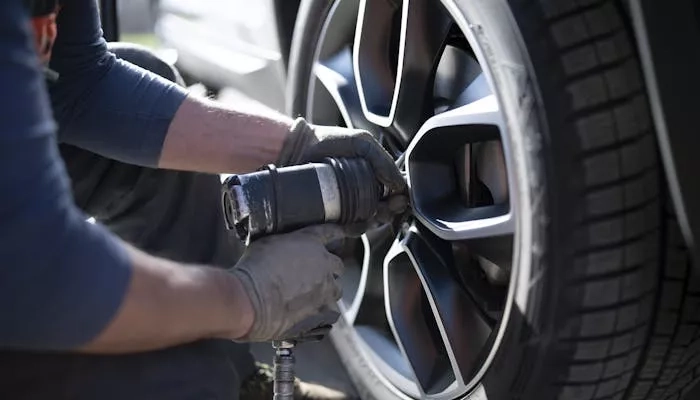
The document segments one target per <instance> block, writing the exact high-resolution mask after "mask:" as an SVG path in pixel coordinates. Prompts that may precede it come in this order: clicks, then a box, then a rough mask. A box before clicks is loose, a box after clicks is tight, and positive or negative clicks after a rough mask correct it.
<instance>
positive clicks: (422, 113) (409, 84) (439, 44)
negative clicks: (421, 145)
mask: <svg viewBox="0 0 700 400" xmlns="http://www.w3.org/2000/svg"><path fill="white" fill-rule="evenodd" d="M404 1H405V2H408V4H409V7H408V15H407V16H405V17H404V23H403V26H402V27H401V33H402V36H404V37H405V39H404V45H403V48H404V51H403V59H402V60H400V63H401V65H402V68H401V69H400V70H399V71H400V72H399V73H398V74H397V76H398V77H397V84H396V86H397V90H396V93H395V94H394V96H395V100H394V103H395V104H396V105H395V112H394V116H393V121H392V122H393V123H392V127H393V128H394V130H395V132H396V134H397V135H398V136H399V137H400V138H402V139H404V141H405V143H408V142H409V141H410V139H411V138H412V137H413V135H415V134H416V132H418V129H419V128H420V126H421V124H422V123H423V122H424V121H425V119H426V118H427V117H428V116H429V115H432V113H433V111H434V110H433V108H432V98H433V96H432V90H433V78H434V72H435V69H436V67H437V64H438V61H439V56H440V53H441V51H442V49H443V46H444V44H445V40H446V39H447V34H448V32H449V30H450V26H451V25H452V21H451V20H450V18H449V17H448V15H447V13H446V11H445V10H444V9H443V7H442V5H441V4H440V2H439V1H433V0H404Z"/></svg>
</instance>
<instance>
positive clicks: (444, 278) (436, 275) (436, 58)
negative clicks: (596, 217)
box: [306, 0, 519, 399]
mask: <svg viewBox="0 0 700 400" xmlns="http://www.w3.org/2000/svg"><path fill="white" fill-rule="evenodd" d="M443 3H444V4H443ZM443 3H439V2H434V1H431V0H410V1H408V0H403V1H400V0H383V1H372V2H369V1H367V0H337V1H335V2H334V4H333V5H332V7H331V10H330V12H329V14H328V17H327V19H326V21H324V25H323V28H322V32H321V35H320V39H319V42H318V43H317V46H316V52H315V55H314V67H313V69H312V71H313V76H312V77H311V79H310V83H309V92H308V93H309V96H308V102H307V106H306V116H307V118H309V119H310V120H311V122H313V123H318V124H328V125H333V124H344V125H346V126H350V127H354V128H360V129H366V130H369V131H370V132H372V133H373V134H375V136H376V137H378V138H379V139H380V140H381V141H382V143H383V144H384V145H385V147H386V148H387V149H388V150H389V151H390V152H391V153H393V155H394V156H395V157H396V158H397V164H398V165H400V166H401V167H402V168H403V169H404V170H405V173H406V176H407V181H408V184H409V187H410V194H411V203H412V210H411V212H410V213H408V214H407V215H405V216H403V217H402V218H400V219H398V220H397V221H396V222H395V223H394V224H391V225H386V226H382V227H378V228H377V229H373V230H371V231H369V232H368V233H367V234H366V235H364V236H363V237H362V238H361V239H360V240H358V241H357V243H355V247H354V248H353V249H352V250H351V251H350V252H349V255H346V257H345V261H346V266H347V267H348V268H347V271H348V274H346V276H345V277H344V278H343V284H344V297H343V300H341V301H340V303H339V305H340V308H341V311H342V318H343V319H344V320H345V323H346V324H347V325H349V326H352V327H353V334H354V335H356V337H357V338H358V341H357V343H359V344H360V346H361V349H360V350H361V352H362V353H363V354H364V355H365V357H366V358H367V361H368V362H369V365H370V366H371V367H372V368H373V369H374V370H375V372H377V374H378V376H379V377H380V378H381V379H382V380H383V381H384V383H385V384H387V385H388V387H390V388H392V389H395V390H398V391H399V392H400V393H401V394H404V395H408V396H411V397H421V398H436V399H437V398H440V399H441V398H455V397H459V396H462V395H464V394H465V393H467V392H469V391H470V390H472V389H473V388H474V387H475V386H476V384H477V383H478V382H479V380H480V379H481V377H482V376H483V374H484V373H485V371H486V370H487V368H488V367H489V365H490V362H491V360H492V359H493V357H494V354H495V352H496V350H497V348H498V344H499V343H500V339H501V337H502V335H503V331H504V326H505V325H506V321H507V318H508V316H509V313H510V308H511V304H512V301H511V300H512V298H513V286H514V285H513V280H514V277H515V276H517V272H518V267H519V264H518V262H517V260H516V258H517V257H516V255H517V249H516V247H517V237H518V234H519V229H518V218H517V217H518V216H519V215H518V213H517V211H518V203H517V201H516V200H517V198H516V197H515V194H516V193H518V190H517V188H516V183H515V182H516V179H515V176H514V174H513V173H512V171H513V170H514V165H513V155H512V152H511V149H510V145H509V143H510V142H509V140H508V137H507V135H508V129H507V127H506V124H505V122H504V118H503V115H502V112H501V108H500V106H499V102H498V100H497V96H496V95H495V93H496V92H495V90H493V89H492V88H493V85H492V84H491V82H492V80H491V79H490V76H489V70H488V66H487V65H486V64H485V63H483V57H482V56H481V51H480V49H479V48H478V45H477V44H476V43H475V40H474V37H473V32H469V31H465V29H467V28H468V25H467V24H466V21H464V19H463V17H462V16H460V15H459V14H458V13H457V12H455V11H456V7H454V4H452V3H449V2H447V1H444V2H443ZM421 28H422V29H421ZM397 31H398V34H397ZM426 33H432V34H431V35H427V36H429V37H423V36H425V35H426ZM421 35H423V36H421ZM387 51H388V52H389V53H392V51H393V54H387ZM392 63H394V64H395V65H393V66H392ZM389 77H390V78H389ZM382 78H383V79H382ZM417 93H426V95H425V96H422V95H421V96H417V95H416V94H417ZM457 149H459V150H457ZM446 154H452V155H446ZM358 264H359V267H358ZM484 282H486V283H488V284H489V285H484ZM475 286H476V287H475ZM456 310H458V312H457V311H456ZM382 317H384V319H383V320H382Z"/></svg>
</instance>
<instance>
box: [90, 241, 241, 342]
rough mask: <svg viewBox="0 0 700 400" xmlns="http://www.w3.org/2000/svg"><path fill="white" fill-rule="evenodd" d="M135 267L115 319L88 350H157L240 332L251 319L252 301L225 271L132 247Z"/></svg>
mask: <svg viewBox="0 0 700 400" xmlns="http://www.w3.org/2000/svg"><path fill="white" fill-rule="evenodd" d="M128 252H129V255H130V256H131V259H132V262H133V264H132V265H133V272H132V278H131V282H130V284H129V288H128V291H127V293H126V296H125V297H124V301H123V302H122V305H121V307H120V309H119V311H118V312H117V314H116V315H115V317H114V319H113V320H112V321H111V322H110V323H109V324H108V325H107V327H106V328H105V329H104V330H103V331H102V332H101V333H100V334H99V336H97V337H96V338H95V339H94V340H92V341H91V342H90V343H89V344H87V345H85V346H83V347H82V348H80V349H79V351H81V352H87V353H102V354H115V353H128V352H138V351H148V350H156V349H161V348H166V347H170V346H174V345H178V344H182V343H187V342H191V341H195V340H199V339H205V338H217V337H218V338H237V337H241V336H243V335H245V334H246V333H247V331H248V329H250V326H251V325H252V322H253V315H252V308H251V306H250V301H249V299H248V297H247V295H246V294H245V292H244V291H243V288H242V286H241V284H240V282H239V281H238V280H237V279H236V278H234V277H233V276H232V275H231V274H229V273H228V272H227V271H225V270H222V269H218V268H210V267H203V266H184V265H182V264H178V263H175V262H172V261H168V260H165V259H161V258H157V257H153V256H149V255H147V254H145V253H143V252H141V251H139V250H136V249H134V248H129V249H128Z"/></svg>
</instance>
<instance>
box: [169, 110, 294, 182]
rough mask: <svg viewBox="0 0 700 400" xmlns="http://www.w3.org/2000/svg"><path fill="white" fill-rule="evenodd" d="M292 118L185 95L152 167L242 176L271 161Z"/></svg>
mask: <svg viewBox="0 0 700 400" xmlns="http://www.w3.org/2000/svg"><path fill="white" fill-rule="evenodd" d="M291 124H292V120H291V119H290V118H288V117H285V116H283V115H281V114H277V113H274V112H266V113H264V115H263V114H262V113H260V114H256V113H254V112H248V111H244V110H240V109H236V108H235V107H231V106H227V105H225V104H223V103H219V102H214V101H211V100H208V99H202V98H196V97H193V96H190V97H188V98H187V99H186V100H185V101H184V102H183V103H182V105H181V106H180V108H179V109H178V111H177V113H176V114H175V118H174V119H173V121H172V122H171V124H170V128H169V130H168V133H167V135H166V137H165V142H164V145H163V149H162V152H161V157H160V161H159V163H158V166H159V167H161V168H168V169H178V170H187V171H199V172H211V173H245V172H250V171H253V170H255V169H257V168H259V167H260V166H262V165H265V164H269V163H273V162H275V161H276V160H277V157H278V156H279V152H280V149H281V148H282V143H283V142H284V139H285V137H286V136H287V134H288V133H289V128H290V126H291Z"/></svg>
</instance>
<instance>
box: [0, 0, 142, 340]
mask: <svg viewBox="0 0 700 400" xmlns="http://www.w3.org/2000/svg"><path fill="white" fill-rule="evenodd" d="M28 21H29V20H28V16H27V12H26V10H25V9H24V7H23V0H4V1H3V2H2V5H0V88H2V91H1V92H0V121H2V123H0V304H2V307H0V348H6V349H8V348H9V349H29V350H68V349H72V348H75V347H77V346H80V345H82V344H85V343H87V342H89V341H90V340H91V339H93V338H94V337H96V336H97V335H98V334H99V333H100V332H101V331H102V330H103V329H104V328H105V326H106V325H107V324H108V323H109V321H111V319H112V318H113V317H114V315H115V314H116V312H117V310H118V308H119V306H120V305H121V302H122V300H123V297H124V295H125V292H126V290H127V287H128V285H129V281H130V279H131V263H130V260H129V257H128V255H127V253H126V251H125V249H124V247H123V245H122V244H121V242H119V241H118V240H117V239H116V238H114V237H113V236H112V235H111V234H110V233H109V232H107V231H106V230H105V229H103V228H102V227H101V226H99V225H92V224H89V223H87V222H86V220H85V216H84V215H83V214H82V213H81V212H80V211H79V210H78V209H77V208H76V206H75V204H74V202H73V198H72V195H71V192H70V189H69V180H68V177H67V175H66V172H65V169H64V165H63V163H62V160H61V158H60V155H59V153H58V149H57V143H56V136H55V124H54V122H53V120H52V118H51V108H50V104H49V99H48V96H47V93H46V86H45V83H44V81H43V78H42V76H41V73H40V72H39V61H38V58H37V56H36V54H35V52H34V49H33V45H32V42H31V33H30V31H29V23H28Z"/></svg>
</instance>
